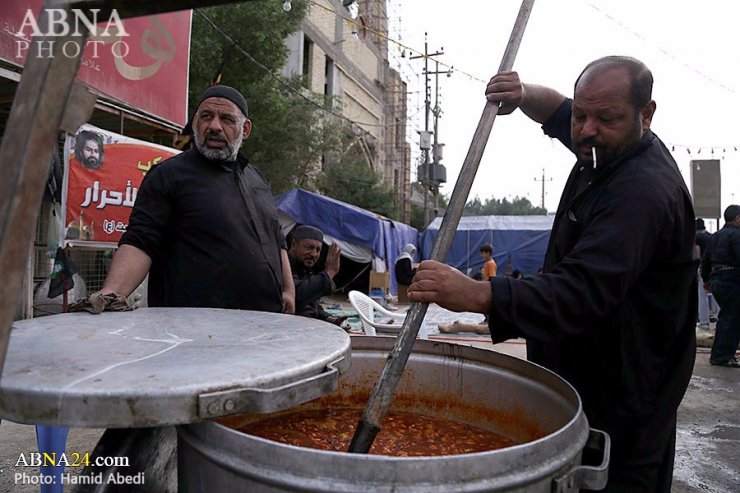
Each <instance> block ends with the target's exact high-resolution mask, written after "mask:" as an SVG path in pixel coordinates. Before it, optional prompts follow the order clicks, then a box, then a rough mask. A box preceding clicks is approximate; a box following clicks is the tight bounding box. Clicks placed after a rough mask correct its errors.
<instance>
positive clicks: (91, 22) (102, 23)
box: [15, 9, 129, 58]
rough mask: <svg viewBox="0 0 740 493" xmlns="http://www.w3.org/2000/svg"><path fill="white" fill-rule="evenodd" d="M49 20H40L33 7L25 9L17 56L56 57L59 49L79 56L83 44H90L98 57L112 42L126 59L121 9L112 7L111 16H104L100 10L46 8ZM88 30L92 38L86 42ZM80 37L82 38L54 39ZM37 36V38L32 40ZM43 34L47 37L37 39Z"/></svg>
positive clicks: (114, 49)
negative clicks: (85, 37)
mask: <svg viewBox="0 0 740 493" xmlns="http://www.w3.org/2000/svg"><path fill="white" fill-rule="evenodd" d="M44 11H45V12H46V22H44V23H40V22H39V21H38V19H37V18H36V16H35V15H34V12H33V11H32V10H31V9H28V10H27V11H26V14H25V16H24V17H23V23H22V24H21V26H20V29H19V30H18V32H17V33H15V36H16V37H17V38H19V39H17V40H16V53H15V56H16V58H23V56H24V55H25V56H26V57H31V56H36V57H39V58H53V57H54V51H55V50H59V51H60V52H61V54H62V55H63V56H66V57H68V58H76V57H79V56H80V54H81V51H82V49H83V47H89V48H90V50H89V53H88V55H89V56H90V58H99V57H100V50H101V49H105V47H106V46H108V45H109V49H110V50H111V53H112V54H113V56H115V57H116V58H124V57H126V56H127V55H128V53H129V46H128V43H126V41H125V40H124V38H126V37H128V35H129V34H128V33H127V32H126V28H125V27H124V25H123V21H122V20H121V17H120V16H119V15H118V11H117V10H116V9H113V10H112V11H111V13H110V15H109V16H107V17H106V16H101V15H100V9H90V10H82V9H71V10H67V9H44ZM86 33H90V37H89V38H88V39H87V40H85V43H84V44H83V43H82V42H81V39H83V38H84V36H85V34H86ZM69 36H71V37H75V36H77V37H80V38H81V39H80V40H75V39H67V40H66V41H62V40H60V39H55V38H67V37H69ZM32 37H36V38H37V39H31V38H32ZM40 37H43V38H45V39H38V38H40Z"/></svg>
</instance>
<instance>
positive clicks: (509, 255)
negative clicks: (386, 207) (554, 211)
mask: <svg viewBox="0 0 740 493" xmlns="http://www.w3.org/2000/svg"><path fill="white" fill-rule="evenodd" d="M553 219H554V216H463V217H462V218H461V220H460V224H459V226H458V228H457V232H456V233H455V236H454V238H453V239H452V247H451V248H450V251H449V253H448V255H447V259H446V260H445V263H446V264H448V265H451V266H453V267H455V268H456V269H459V270H461V271H463V272H464V273H466V274H468V275H470V274H473V273H475V272H478V271H479V270H480V268H481V266H482V265H483V259H482V258H481V256H480V247H481V246H483V245H484V244H486V243H489V244H491V245H493V259H494V260H495V261H496V265H498V275H499V276H503V275H504V272H505V271H506V266H507V264H508V263H509V260H510V259H511V263H512V267H511V268H512V270H519V271H521V272H522V273H523V274H524V275H532V274H535V273H536V272H537V270H539V268H540V267H542V263H543V261H544V259H545V251H546V250H547V242H548V241H549V239H550V230H551V229H552V223H553ZM441 223H442V218H440V217H438V218H436V219H435V220H434V221H432V223H431V224H430V225H429V226H428V227H427V228H426V229H425V230H424V231H423V232H422V234H421V239H420V245H419V246H420V253H421V256H422V258H424V259H426V258H429V253H430V252H431V250H432V245H433V244H434V240H435V238H436V237H437V234H438V233H439V227H440V225H441Z"/></svg>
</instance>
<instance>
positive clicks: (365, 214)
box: [275, 188, 419, 293]
mask: <svg viewBox="0 0 740 493" xmlns="http://www.w3.org/2000/svg"><path fill="white" fill-rule="evenodd" d="M275 205H276V206H277V208H278V211H279V212H282V213H283V214H285V215H286V216H287V217H288V218H290V219H292V220H293V221H295V222H297V223H300V224H309V225H311V226H315V227H317V228H319V229H321V231H323V232H324V235H325V236H328V237H329V238H331V239H334V240H338V241H339V242H343V243H339V246H340V247H341V248H342V254H344V255H346V256H347V257H348V258H351V259H353V260H356V261H359V262H363V263H365V262H370V259H367V257H366V256H365V257H363V258H365V259H366V260H360V259H359V258H360V256H361V255H362V252H363V251H364V252H365V255H366V253H367V251H370V252H371V255H372V257H373V260H374V262H373V266H374V268H373V270H376V271H380V270H381V269H380V267H381V266H382V265H385V269H386V270H389V271H390V272H391V292H393V293H395V292H396V276H395V273H394V272H393V271H394V269H393V266H394V265H395V262H396V258H397V257H398V255H399V254H400V253H401V251H402V250H403V247H404V245H406V243H413V244H414V245H416V244H417V243H418V239H419V232H418V231H417V230H416V228H412V227H411V226H409V225H407V224H404V223H401V222H398V221H393V220H391V219H388V218H387V217H384V216H381V215H380V214H375V213H374V212H370V211H367V210H365V209H362V208H360V207H357V206H355V205H352V204H348V203H346V202H342V201H340V200H336V199H332V198H330V197H325V196H323V195H319V194H316V193H313V192H308V191H306V190H302V189H300V188H294V189H293V190H291V191H289V192H286V193H284V194H281V195H278V196H277V197H275ZM284 221H285V217H284V216H283V218H282V219H281V225H282V223H283V222H284ZM325 240H326V239H325ZM345 246H346V247H347V248H346V249H345ZM345 250H346V251H345ZM350 252H351V253H350ZM351 255H352V256H351ZM378 259H380V261H378ZM378 264H381V265H378Z"/></svg>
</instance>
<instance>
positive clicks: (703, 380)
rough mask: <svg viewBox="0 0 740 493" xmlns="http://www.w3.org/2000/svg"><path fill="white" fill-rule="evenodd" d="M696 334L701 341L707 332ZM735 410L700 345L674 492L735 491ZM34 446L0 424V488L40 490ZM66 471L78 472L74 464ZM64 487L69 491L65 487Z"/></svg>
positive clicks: (739, 398) (77, 438)
mask: <svg viewBox="0 0 740 493" xmlns="http://www.w3.org/2000/svg"><path fill="white" fill-rule="evenodd" d="M434 313H435V312H432V314H434ZM437 316H438V318H439V319H440V320H439V321H440V322H443V323H449V322H450V321H451V320H450V319H451V318H454V317H458V316H459V314H455V315H454V317H453V316H451V315H450V316H447V315H444V314H441V313H438V314H437ZM478 318H480V316H478ZM445 336H447V335H445ZM700 336H701V337H700V340H702V342H703V344H704V345H705V346H706V343H707V334H700ZM430 338H434V339H436V338H439V339H441V340H449V341H450V342H459V343H461V344H474V345H476V346H478V347H487V348H488V349H495V350H499V351H502V352H505V353H507V354H511V355H514V356H517V357H522V358H523V357H524V355H525V351H526V348H525V345H524V343H523V341H512V342H510V343H506V344H502V345H497V346H496V347H495V348H494V347H492V346H491V345H490V342H488V343H486V342H485V337H481V336H478V337H477V338H476V337H467V335H461V336H458V337H454V336H451V337H444V338H443V337H441V336H440V335H439V334H437V335H432V337H430ZM739 411H740V370H738V369H735V368H724V367H715V366H711V365H709V354H708V349H706V348H700V349H699V351H698V353H697V358H696V365H695V366H694V374H693V377H692V379H691V383H690V385H689V388H688V390H687V393H686V396H685V398H684V400H683V402H682V404H681V407H680V408H679V413H678V432H677V443H676V462H675V469H674V482H673V492H674V493H695V492H712V493H729V492H736V491H740V489H738V485H739V484H740V412H739ZM102 432H103V430H99V429H72V430H71V431H70V434H69V438H68V441H67V451H68V453H70V452H76V453H80V454H84V453H85V452H91V451H92V450H93V448H94V447H95V444H96V443H97V441H98V439H99V437H100V436H101V434H102ZM36 451H37V448H36V437H35V431H34V427H33V426H29V425H19V424H16V423H12V422H9V421H3V422H2V423H1V424H0V493H34V492H38V491H39V490H40V488H39V486H38V485H31V484H25V485H24V484H22V481H21V482H19V481H18V480H17V478H16V474H22V473H26V474H27V475H35V474H36V473H37V470H36V469H35V468H32V467H22V466H16V463H17V462H18V460H19V457H20V455H21V454H28V453H31V452H36ZM68 472H71V473H72V474H75V473H79V469H71V470H70V471H68ZM66 491H68V492H69V491H74V490H73V488H67V490H66ZM155 493H156V492H155Z"/></svg>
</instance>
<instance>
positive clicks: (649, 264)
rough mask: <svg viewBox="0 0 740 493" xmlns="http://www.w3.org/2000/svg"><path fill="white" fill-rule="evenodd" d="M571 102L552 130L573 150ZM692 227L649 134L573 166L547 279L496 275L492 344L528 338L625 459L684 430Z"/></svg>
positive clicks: (537, 357) (691, 344) (692, 296)
mask: <svg viewBox="0 0 740 493" xmlns="http://www.w3.org/2000/svg"><path fill="white" fill-rule="evenodd" d="M571 104H572V101H570V100H566V101H565V102H564V103H563V105H562V106H561V107H560V108H559V109H558V111H556V113H555V114H554V115H553V116H552V117H551V119H550V120H549V121H547V122H545V125H544V126H543V129H544V130H545V132H546V133H547V134H548V135H551V136H556V137H557V138H559V140H561V141H562V143H563V144H564V145H566V146H567V147H568V148H570V117H571ZM694 233H695V223H694V212H693V206H692V200H691V196H690V195H689V192H688V190H687V188H686V185H685V183H684V181H683V178H682V177H681V174H680V172H679V170H678V167H677V165H676V163H675V161H674V160H673V158H672V157H671V155H670V153H669V152H668V150H667V149H666V147H665V146H664V145H663V143H662V142H661V141H660V140H659V139H658V138H657V137H656V136H655V135H654V134H653V133H652V132H651V131H647V132H646V133H645V134H644V135H643V138H642V139H641V141H640V142H639V143H638V144H637V145H636V146H635V147H634V148H633V149H631V150H629V151H627V152H626V153H625V154H624V155H622V156H621V157H620V158H619V159H617V160H616V161H615V162H613V163H612V164H610V165H607V166H605V167H604V168H601V167H599V168H597V169H596V170H593V169H591V166H590V164H586V165H584V166H581V165H579V164H576V166H575V167H574V168H573V170H572V171H571V174H570V176H569V178H568V181H567V183H566V185H565V189H564V191H563V195H562V197H561V200H560V205H559V206H558V211H557V213H556V216H555V220H554V224H553V229H552V233H551V236H550V241H549V244H548V248H547V254H546V256H545V263H544V268H543V272H544V275H537V276H534V277H532V278H529V279H524V280H514V279H511V278H494V279H492V280H491V281H490V282H491V287H492V290H493V291H492V294H493V301H492V306H491V316H490V319H489V320H490V327H491V334H492V338H493V340H494V342H499V341H502V340H505V339H507V338H509V337H513V336H524V337H525V338H526V339H527V348H528V357H529V359H530V360H531V361H533V362H535V363H539V364H541V365H543V366H545V367H547V368H550V369H551V370H553V371H555V372H556V373H558V374H560V375H561V376H563V377H564V378H566V379H567V380H568V381H570V382H571V383H572V384H573V386H574V387H575V388H576V389H577V390H578V392H579V394H580V395H581V398H582V399H583V404H584V410H585V412H586V416H587V417H588V419H589V422H590V425H591V426H593V427H596V428H601V429H604V430H606V431H607V432H609V433H610V435H611V436H612V440H613V445H614V449H613V453H614V455H613V458H614V463H615V464H623V465H624V464H626V463H629V461H630V460H632V459H635V457H643V458H644V457H645V455H643V454H649V452H646V450H645V449H649V448H651V447H655V449H654V450H653V451H652V452H650V453H655V454H660V453H662V452H661V450H662V449H661V450H659V449H658V447H659V446H663V445H662V444H659V443H658V442H659V440H655V437H656V436H666V434H670V430H669V429H667V428H666V427H670V426H671V425H672V423H673V426H674V427H675V413H676V409H677V408H678V405H679V403H680V401H681V399H682V398H683V395H684V392H685V390H686V387H687V386H688V383H689V379H690V378H691V373H692V369H693V364H694V358H695V344H696V340H695V324H696V317H697V297H696V289H697V287H696V282H697V279H696V277H697V276H696V268H697V261H696V260H695V259H694ZM635 460H639V459H635ZM617 467H625V466H617Z"/></svg>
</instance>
